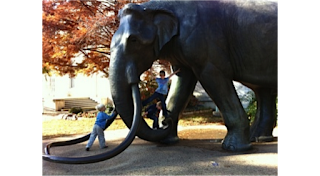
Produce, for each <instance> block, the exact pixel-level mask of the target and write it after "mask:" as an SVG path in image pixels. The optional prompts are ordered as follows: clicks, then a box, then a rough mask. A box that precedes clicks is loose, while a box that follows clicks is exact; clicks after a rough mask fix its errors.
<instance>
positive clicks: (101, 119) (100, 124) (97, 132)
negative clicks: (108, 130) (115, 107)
mask: <svg viewBox="0 0 320 176" xmlns="http://www.w3.org/2000/svg"><path fill="white" fill-rule="evenodd" d="M96 109H97V110H98V111H99V112H98V114H97V119H96V122H95V124H94V126H93V129H92V132H91V134H90V138H89V141H88V144H87V146H86V151H89V149H90V147H91V146H92V144H93V142H94V140H95V139H96V137H97V136H98V139H99V145H100V148H101V149H103V148H107V147H108V146H106V143H105V138H104V132H103V131H104V129H105V126H106V123H107V120H109V119H111V118H112V116H113V114H112V115H110V116H109V115H108V114H106V113H105V110H106V107H105V106H104V104H99V105H97V106H96ZM113 113H116V112H115V111H114V112H113Z"/></svg>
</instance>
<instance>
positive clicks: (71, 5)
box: [42, 0, 170, 98]
mask: <svg viewBox="0 0 320 176" xmlns="http://www.w3.org/2000/svg"><path fill="white" fill-rule="evenodd" d="M146 1H148V0H101V1H83V0H64V1H62V0H43V2H42V9H43V10H42V54H43V59H42V70H43V73H44V74H46V73H49V72H50V71H52V70H54V71H56V72H57V73H59V74H60V75H65V74H69V75H70V76H75V75H76V74H77V73H79V72H80V73H84V74H86V75H91V74H93V73H96V72H98V71H100V72H103V73H104V74H105V76H106V77H108V68H109V62H110V44H111V39H112V36H113V34H114V33H115V31H116V30H117V28H118V26H119V19H117V13H118V11H119V10H120V9H121V8H122V7H123V6H124V5H125V4H127V3H142V2H146ZM155 63H157V65H158V67H157V68H159V66H160V67H161V68H162V69H165V70H166V71H168V72H169V73H170V63H169V62H167V61H157V62H155ZM157 71H158V70H157ZM157 71H155V69H154V68H151V69H149V70H148V71H146V72H145V74H144V75H143V77H142V80H143V81H144V82H142V83H141V84H140V85H141V87H142V88H144V89H145V90H146V91H147V92H153V91H154V90H153V89H154V83H153V82H152V81H150V80H152V78H153V77H155V76H157V75H158V73H157ZM142 96H143V97H145V96H148V95H147V94H146V95H144V94H143V95H142ZM143 97H142V98H143Z"/></svg>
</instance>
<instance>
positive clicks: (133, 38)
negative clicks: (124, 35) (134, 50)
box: [129, 36, 138, 43]
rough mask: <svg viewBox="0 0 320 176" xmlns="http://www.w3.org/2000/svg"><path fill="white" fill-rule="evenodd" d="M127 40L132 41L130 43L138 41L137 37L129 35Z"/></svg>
mask: <svg viewBox="0 0 320 176" xmlns="http://www.w3.org/2000/svg"><path fill="white" fill-rule="evenodd" d="M129 41H130V42H132V43H136V42H137V41H138V39H137V37H133V36H131V37H130V38H129Z"/></svg>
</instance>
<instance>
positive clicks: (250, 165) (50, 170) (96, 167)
mask: <svg viewBox="0 0 320 176" xmlns="http://www.w3.org/2000/svg"><path fill="white" fill-rule="evenodd" d="M188 130H189V131H190V130H191V131H192V132H193V133H195V134H199V135H200V136H199V138H198V139H192V138H190V139H189V138H188V139H181V140H180V142H179V143H178V144H175V145H169V146H167V145H160V144H157V143H151V142H146V141H144V140H141V139H139V138H136V139H135V140H134V141H133V143H132V144H131V145H130V146H129V147H128V148H127V149H126V150H125V151H124V152H123V153H121V154H119V155H118V156H116V157H114V158H112V159H110V160H106V161H102V162H99V163H93V164H85V165H67V164H58V163H51V162H47V161H43V175H141V174H143V175H155V174H156V175H176V174H179V175H277V174H278V172H277V169H278V150H277V146H278V142H277V141H275V142H269V143H252V145H253V150H251V151H247V152H237V153H231V152H227V151H224V150H222V149H221V143H219V142H217V141H220V140H219V139H218V140H216V139H214V138H207V137H204V136H203V134H204V133H203V132H205V134H207V132H206V131H211V132H212V133H215V132H216V131H220V132H221V131H223V130H224V131H226V129H225V127H224V126H223V125H210V126H193V127H179V134H182V133H183V132H187V131H188ZM201 132H202V133H201ZM127 133H128V129H123V130H106V132H105V134H106V140H107V143H108V145H109V148H108V149H102V150H100V149H99V144H98V140H97V139H96V141H95V143H94V145H93V147H92V148H91V149H92V150H91V151H89V152H86V151H85V150H84V149H85V145H86V142H84V143H80V144H76V145H73V146H65V147H56V148H52V150H51V153H52V154H54V155H58V156H70V157H71V156H72V157H76V156H88V155H94V154H98V153H102V152H104V151H105V150H110V149H112V148H114V147H116V146H117V145H118V144H119V143H120V142H121V141H122V140H123V138H124V137H125V136H126V134H127ZM276 133H277V129H276V130H274V135H275V136H277V134H276ZM222 135H223V134H222ZM78 137H79V136H78ZM72 138H75V137H63V138H62V137H61V138H55V139H50V140H43V147H44V146H45V144H47V143H48V142H52V141H60V140H67V139H72ZM214 163H217V166H216V165H215V164H214Z"/></svg>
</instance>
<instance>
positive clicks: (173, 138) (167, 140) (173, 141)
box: [159, 136, 179, 144]
mask: <svg viewBox="0 0 320 176" xmlns="http://www.w3.org/2000/svg"><path fill="white" fill-rule="evenodd" d="M159 142H160V143H162V144H176V143H178V142H179V137H178V136H169V137H167V138H165V139H163V140H161V141H159Z"/></svg>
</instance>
